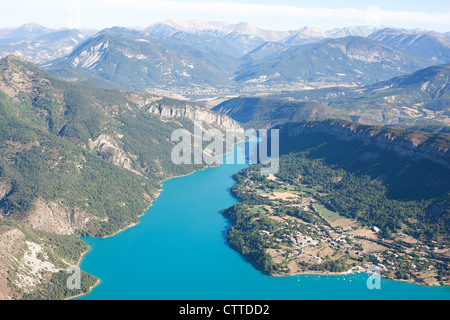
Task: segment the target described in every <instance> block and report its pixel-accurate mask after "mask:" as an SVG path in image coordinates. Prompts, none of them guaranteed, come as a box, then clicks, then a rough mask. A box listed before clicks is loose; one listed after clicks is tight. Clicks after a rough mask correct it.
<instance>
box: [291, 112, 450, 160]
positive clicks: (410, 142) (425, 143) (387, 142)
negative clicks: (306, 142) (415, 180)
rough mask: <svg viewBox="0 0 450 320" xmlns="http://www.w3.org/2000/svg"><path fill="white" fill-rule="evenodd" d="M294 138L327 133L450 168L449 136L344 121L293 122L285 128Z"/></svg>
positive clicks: (341, 138)
mask: <svg viewBox="0 0 450 320" xmlns="http://www.w3.org/2000/svg"><path fill="white" fill-rule="evenodd" d="M282 130H286V131H285V133H286V134H287V135H288V136H290V137H295V136H299V135H303V134H313V133H326V134H330V135H332V136H334V137H335V138H337V139H339V140H345V141H355V140H358V141H363V142H364V143H365V144H367V145H375V146H377V147H380V148H382V149H385V150H392V151H394V152H396V153H397V154H399V155H401V156H404V157H411V158H413V159H416V160H419V159H428V160H431V161H433V162H435V163H438V164H441V165H444V166H445V167H447V168H450V161H449V156H450V155H449V151H448V150H449V145H450V136H449V135H447V134H427V133H424V132H417V131H409V130H402V129H391V128H386V127H379V126H366V125H360V124H357V123H353V122H350V121H343V120H327V121H319V122H302V123H291V124H287V125H286V126H284V127H283V129H282Z"/></svg>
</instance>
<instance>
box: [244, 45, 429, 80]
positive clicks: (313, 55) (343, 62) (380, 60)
mask: <svg viewBox="0 0 450 320" xmlns="http://www.w3.org/2000/svg"><path fill="white" fill-rule="evenodd" d="M424 66H426V63H425V62H423V61H421V60H420V59H416V58H414V57H413V56H411V55H409V54H406V53H403V52H401V51H398V50H396V49H393V48H391V47H389V46H387V45H385V44H382V43H380V42H377V41H374V40H371V39H367V38H362V37H346V38H340V39H331V40H325V41H322V42H319V43H314V44H308V45H301V46H295V47H293V48H291V49H289V50H287V51H285V52H283V53H281V54H279V55H277V56H271V57H268V58H267V59H264V60H262V61H260V62H256V63H254V64H251V65H246V66H245V67H244V68H243V69H241V70H240V71H238V72H237V77H236V81H239V82H243V83H248V84H250V83H254V84H265V85H270V84H283V83H284V84H286V83H298V84H301V83H304V84H306V83H308V84H316V85H322V86H325V85H327V86H330V85H337V84H340V85H342V84H349V85H355V84H357V85H361V84H370V83H374V82H377V81H381V80H386V79H389V78H391V77H393V76H397V75H401V74H406V73H409V72H412V71H416V70H418V69H420V68H421V67H424Z"/></svg>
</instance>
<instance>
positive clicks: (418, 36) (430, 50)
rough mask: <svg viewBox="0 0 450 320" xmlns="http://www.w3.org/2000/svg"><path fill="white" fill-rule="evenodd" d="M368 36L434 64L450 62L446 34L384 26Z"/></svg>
mask: <svg viewBox="0 0 450 320" xmlns="http://www.w3.org/2000/svg"><path fill="white" fill-rule="evenodd" d="M369 37H370V38H372V39H375V40H378V41H381V42H383V43H386V44H388V45H390V46H392V47H394V48H397V49H400V50H403V51H405V52H408V53H410V54H413V55H415V56H416V57H419V58H421V59H425V60H429V61H432V62H433V63H436V64H439V63H450V37H449V36H448V35H446V34H442V33H437V32H423V31H422V32H421V31H412V30H404V29H393V28H386V29H382V30H379V31H376V32H374V33H373V34H371V35H370V36H369Z"/></svg>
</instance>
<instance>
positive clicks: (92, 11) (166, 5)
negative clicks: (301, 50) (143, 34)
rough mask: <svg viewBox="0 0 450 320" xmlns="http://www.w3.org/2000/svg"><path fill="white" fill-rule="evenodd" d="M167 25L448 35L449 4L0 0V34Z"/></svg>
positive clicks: (414, 0) (442, 0)
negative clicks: (29, 27)
mask: <svg viewBox="0 0 450 320" xmlns="http://www.w3.org/2000/svg"><path fill="white" fill-rule="evenodd" d="M167 19H180V20H191V19H194V20H202V21H223V22H229V23H239V22H249V23H251V24H254V25H256V26H257V27H260V28H262V29H268V30H296V29H299V28H301V27H303V26H305V25H313V26H316V27H318V28H320V29H322V30H324V31H326V30H330V29H333V28H336V27H337V28H342V27H346V26H359V25H383V26H392V27H399V28H408V29H414V28H419V29H424V30H436V31H440V32H449V31H450V1H448V0H427V1H424V0H421V1H418V0H409V1H398V0H395V1H393V0H380V1H365V0H359V1H355V0H341V1H335V0H319V1H303V0H300V1H299V0H297V1H294V0H277V1H269V0H212V1H206V0H12V1H11V0H0V28H6V27H16V26H20V25H22V24H25V23H30V22H35V23H38V24H41V25H43V26H46V27H50V28H57V29H59V28H83V29H103V28H107V27H112V26H123V27H140V28H145V27H147V26H149V25H151V24H154V23H156V22H159V21H162V20H167Z"/></svg>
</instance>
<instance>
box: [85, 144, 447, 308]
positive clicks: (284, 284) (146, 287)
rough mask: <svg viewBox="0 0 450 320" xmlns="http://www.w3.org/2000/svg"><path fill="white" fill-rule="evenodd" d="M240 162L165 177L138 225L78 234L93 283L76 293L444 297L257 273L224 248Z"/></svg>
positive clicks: (361, 280)
mask: <svg viewBox="0 0 450 320" xmlns="http://www.w3.org/2000/svg"><path fill="white" fill-rule="evenodd" d="M236 149H237V151H235V152H243V150H244V148H243V145H239V146H238V147H237V148H236ZM244 167H246V165H237V164H233V165H232V164H226V165H225V164H222V165H220V166H218V167H214V168H208V169H206V170H204V171H198V172H195V173H193V174H191V175H189V176H185V177H179V178H174V179H170V180H168V181H166V182H164V183H163V192H162V193H161V195H160V196H159V197H158V199H157V200H156V201H155V202H154V203H153V205H152V207H151V208H150V209H149V210H148V211H147V212H146V213H145V215H144V216H143V217H141V222H140V223H139V224H138V225H136V226H134V227H132V228H129V229H127V230H125V231H123V232H121V233H119V234H117V235H115V236H113V237H110V238H106V239H98V238H83V240H84V241H86V242H87V243H88V244H89V245H90V246H91V250H90V251H89V252H88V253H87V254H86V255H85V256H84V258H83V260H82V263H81V269H82V270H84V271H86V272H88V273H90V274H93V275H95V276H96V277H98V278H100V280H101V282H100V284H99V285H98V286H97V287H95V288H94V289H93V290H92V292H91V293H90V294H89V295H86V296H83V297H80V298H78V299H92V300H106V299H138V300H141V299H148V300H218V299H220V300H222V299H223V300H266V299H272V300H298V299H357V300H361V299H440V300H448V299H450V287H448V286H447V287H422V286H418V285H413V284H409V283H405V282H397V281H387V280H382V281H381V289H380V290H376V289H374V290H369V289H368V288H367V285H366V282H367V279H368V277H369V275H368V274H364V273H362V274H354V275H347V276H306V275H302V276H292V277H268V276H265V275H263V274H262V273H261V272H259V271H258V270H256V269H255V268H254V267H253V266H252V265H251V264H250V263H248V262H247V261H245V260H244V259H243V258H242V257H241V256H240V255H239V254H238V253H237V252H235V251H234V250H232V249H231V248H229V247H228V245H227V242H226V232H227V229H228V228H229V226H230V223H229V222H228V221H227V220H226V219H225V218H224V217H223V216H222V215H221V211H222V210H223V209H226V208H228V207H230V206H232V205H233V204H234V203H236V202H237V200H236V199H235V198H233V196H232V195H231V194H230V188H231V187H232V185H233V184H234V183H235V181H234V180H233V178H232V175H233V174H234V173H236V172H238V171H239V170H241V169H242V168H244Z"/></svg>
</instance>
